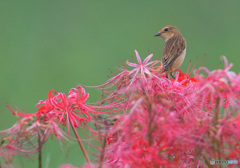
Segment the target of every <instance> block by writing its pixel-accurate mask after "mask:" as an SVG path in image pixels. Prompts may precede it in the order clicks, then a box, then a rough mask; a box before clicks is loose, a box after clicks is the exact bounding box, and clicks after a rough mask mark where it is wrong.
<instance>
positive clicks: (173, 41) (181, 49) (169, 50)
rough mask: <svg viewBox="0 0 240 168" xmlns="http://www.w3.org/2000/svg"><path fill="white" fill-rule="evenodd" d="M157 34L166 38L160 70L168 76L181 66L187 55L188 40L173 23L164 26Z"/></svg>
mask: <svg viewBox="0 0 240 168" xmlns="http://www.w3.org/2000/svg"><path fill="white" fill-rule="evenodd" d="M155 36H160V37H162V38H163V39H164V40H165V45H164V47H163V53H162V67H161V69H160V72H161V73H163V74H164V75H166V76H167V77H168V74H170V75H171V76H172V77H173V78H174V76H173V75H172V72H174V71H175V70H176V69H177V68H179V67H180V66H181V64H182V63H183V60H184V58H185V55H186V41H185V39H184V37H183V36H182V34H181V33H180V32H179V30H178V29H177V28H176V27H174V26H171V25H167V26H164V27H163V28H162V29H160V30H159V32H158V33H157V34H155Z"/></svg>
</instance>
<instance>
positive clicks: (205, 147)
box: [0, 50, 240, 168]
mask: <svg viewBox="0 0 240 168" xmlns="http://www.w3.org/2000/svg"><path fill="white" fill-rule="evenodd" d="M135 53H136V57H137V61H138V63H131V62H129V61H126V65H128V66H130V67H132V69H131V70H128V69H129V68H127V67H124V68H123V71H122V72H120V73H119V74H117V75H115V76H114V77H112V78H111V79H109V80H108V81H106V82H105V83H104V84H103V85H100V86H97V87H99V88H101V89H103V93H105V97H104V98H102V99H101V100H100V101H99V102H97V103H96V104H97V105H96V106H89V105H87V104H86V100H87V99H88V96H89V95H88V94H87V93H86V92H85V90H84V89H83V88H82V87H81V86H77V88H73V89H71V90H70V92H69V94H68V95H66V94H64V93H57V92H56V91H55V90H51V91H50V92H49V94H48V99H46V100H44V101H40V102H39V103H38V104H37V107H39V109H38V112H36V113H31V114H27V113H23V112H16V111H14V110H12V109H11V108H10V107H8V108H9V110H10V111H12V113H13V114H15V115H17V116H20V117H24V118H23V119H22V120H19V123H17V124H16V125H15V126H13V127H12V128H11V129H9V130H5V131H1V132H0V134H2V135H4V137H3V139H4V140H5V139H11V140H10V141H9V143H6V144H4V145H2V146H1V147H0V155H1V153H3V151H4V150H3V146H5V147H8V149H9V147H11V149H13V151H14V150H19V151H20V152H24V148H23V146H21V144H18V143H17V141H18V140H19V138H27V137H26V136H29V135H31V136H32V135H33V136H35V137H36V136H37V135H40V137H41V138H40V139H41V142H42V143H43V142H45V141H46V139H47V137H48V135H50V134H51V133H52V132H54V133H55V135H56V136H57V137H62V136H63V135H65V134H66V133H64V131H62V130H61V128H60V123H61V125H62V126H63V127H65V126H66V127H67V128H68V129H67V130H68V131H67V135H69V133H70V126H71V127H72V130H73V131H74V133H75V135H76V137H77V140H78V142H79V145H80V147H81V149H82V151H83V153H84V155H85V158H86V160H87V161H88V163H87V164H86V165H85V166H84V168H95V167H104V168H108V167H109V168H111V167H114V168H118V167H119V168H122V167H131V168H135V167H136V168H141V167H144V168H153V167H173V168H174V167H180V168H185V167H212V166H211V164H210V160H211V159H215V160H240V115H239V105H240V86H239V83H240V74H238V75H237V74H235V73H234V72H232V71H230V68H231V66H232V64H228V62H227V60H226V58H225V57H224V58H223V59H224V62H225V66H224V68H223V69H222V70H221V69H218V70H214V71H209V70H208V69H206V68H200V69H199V70H195V71H194V72H193V77H190V74H187V73H183V72H182V71H181V70H179V69H178V70H177V71H176V75H175V78H170V79H168V78H166V77H164V76H161V74H158V71H156V70H155V69H156V68H157V66H156V64H157V63H158V62H157V61H150V60H151V58H152V56H153V55H152V54H151V55H149V56H148V57H147V58H146V59H145V60H144V61H142V60H141V58H140V56H139V54H138V52H137V51H136V50H135ZM204 74H205V75H204ZM99 115H100V116H99ZM34 116H36V120H35V119H33V118H32V117H34ZM26 120H27V121H26ZM30 120H31V121H32V123H31V124H29V122H30ZM90 121H93V122H94V123H95V126H96V130H95V131H94V130H93V129H92V128H90V126H88V125H87V123H89V122H90ZM114 121H115V122H114ZM80 126H82V127H83V128H84V127H85V128H87V129H89V130H90V133H91V138H94V139H95V140H97V142H99V144H100V147H97V149H99V153H98V157H97V158H95V159H94V161H95V163H91V162H90V159H89V158H88V156H87V153H86V151H85V149H84V147H83V145H82V143H81V138H80V137H79V135H78V133H77V131H76V128H78V127H80ZM30 128H31V129H30ZM29 130H30V132H29ZM39 130H40V131H39ZM17 131H21V132H23V133H25V134H24V135H26V136H25V137H24V136H20V135H17V134H15V135H17V136H13V134H14V133H15V132H17ZM39 132H41V134H39ZM21 135H22V134H21ZM89 145H91V146H95V145H96V144H95V143H94V145H93V144H89ZM16 147H17V148H16ZM34 147H35V148H34V150H32V151H33V152H34V151H36V150H37V149H38V144H36V143H35V146H34ZM4 149H6V148H4ZM5 151H6V150H5ZM228 166H229V167H230V166H233V167H234V166H236V165H228ZM63 167H64V166H63Z"/></svg>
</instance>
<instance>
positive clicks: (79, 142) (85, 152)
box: [70, 120, 90, 163]
mask: <svg viewBox="0 0 240 168" xmlns="http://www.w3.org/2000/svg"><path fill="white" fill-rule="evenodd" d="M70 123H71V126H72V129H73V132H74V134H75V136H76V138H77V141H78V144H79V146H80V148H81V150H82V152H83V155H84V157H85V159H86V161H87V162H88V163H90V159H89V157H88V154H87V151H86V149H85V148H84V145H83V143H82V140H81V138H80V136H79V134H78V132H77V131H76V129H75V127H74V126H73V124H72V122H71V120H70Z"/></svg>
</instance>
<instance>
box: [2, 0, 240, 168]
mask: <svg viewBox="0 0 240 168" xmlns="http://www.w3.org/2000/svg"><path fill="white" fill-rule="evenodd" d="M239 6H240V1H238V0H229V1H223V0H221V1H219V0H212V1H209V0H201V1H191V0H185V1H180V0H176V1H160V0H152V1H141V0H132V1H116V0H115V1H113V0H101V1H93V0H88V1H87V0H70V1H65V0H48V1H47V0H42V1H32V0H23V1H19V0H11V1H10V0H1V1H0V24H1V26H0V55H1V56H0V64H1V66H0V83H1V85H0V129H1V130H3V129H6V128H8V127H10V126H11V125H12V124H13V123H14V122H15V121H16V120H17V119H16V118H15V117H14V116H13V115H12V114H11V113H10V112H9V111H8V110H7V109H6V108H5V106H6V103H9V104H10V105H11V106H14V105H16V106H17V107H19V108H20V109H22V110H23V111H25V112H35V111H37V108H36V107H35V104H36V103H37V102H38V101H39V100H41V99H46V98H47V93H48V91H49V90H50V89H52V88H54V89H56V90H57V91H58V92H65V93H67V92H68V90H69V89H70V88H72V87H75V86H76V85H77V84H84V85H99V84H102V83H103V82H104V81H105V80H107V79H108V77H109V76H111V73H110V72H109V70H108V68H110V69H111V70H113V71H114V72H117V68H116V67H118V66H119V65H121V64H120V60H121V61H123V62H125V60H127V59H131V55H134V53H133V50H134V49H137V50H138V51H139V53H140V55H141V57H146V56H147V55H148V53H149V52H150V53H153V54H154V57H153V59H160V57H161V52H162V47H163V44H164V41H163V40H162V39H160V38H156V37H153V35H154V34H155V33H156V32H157V31H158V30H159V29H160V28H161V27H163V26H165V25H167V24H171V25H174V26H176V27H177V28H178V29H179V30H180V31H181V32H182V34H183V35H184V37H185V39H186V41H187V55H186V60H185V62H184V64H183V65H182V66H181V69H182V70H183V71H186V70H187V67H188V64H189V61H190V60H192V61H193V62H194V61H195V60H196V56H198V57H199V59H198V64H197V67H198V66H199V65H200V64H201V61H202V59H203V55H204V53H206V55H207V56H206V58H205V60H204V61H205V62H204V66H206V67H208V68H209V69H215V68H217V67H223V65H219V63H220V59H219V58H220V56H221V55H226V56H227V58H228V60H229V61H230V62H233V63H234V64H235V66H234V68H233V70H234V71H236V72H237V73H238V72H239V70H240V67H239V66H237V62H239V59H240V57H238V55H239V44H240V33H238V31H239V30H240V22H239V20H240V10H239ZM86 90H87V92H89V93H90V101H89V103H90V102H94V101H96V100H97V98H98V96H99V94H100V92H99V91H98V90H95V89H88V88H87V89H86ZM55 144H56V143H55V142H48V144H47V146H46V147H44V149H43V150H44V151H43V152H44V165H46V167H57V166H59V165H60V164H61V163H64V162H70V163H72V164H74V165H81V164H82V163H83V162H84V159H81V158H82V154H81V152H80V151H79V149H78V148H74V147H72V146H71V145H69V146H70V153H69V155H68V156H64V155H62V152H60V149H59V145H55ZM65 151H66V149H65ZM47 160H49V161H47ZM15 162H16V165H19V166H18V167H31V166H33V165H36V160H33V161H29V160H28V159H24V158H22V157H18V158H16V160H15ZM34 162H35V163H34Z"/></svg>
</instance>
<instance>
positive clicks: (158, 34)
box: [154, 33, 162, 37]
mask: <svg viewBox="0 0 240 168" xmlns="http://www.w3.org/2000/svg"><path fill="white" fill-rule="evenodd" d="M161 34H162V33H157V34H155V35H154V37H156V36H161Z"/></svg>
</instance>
